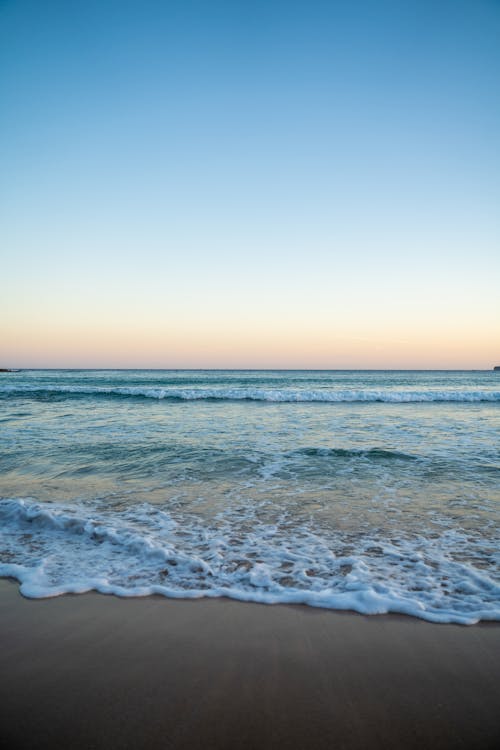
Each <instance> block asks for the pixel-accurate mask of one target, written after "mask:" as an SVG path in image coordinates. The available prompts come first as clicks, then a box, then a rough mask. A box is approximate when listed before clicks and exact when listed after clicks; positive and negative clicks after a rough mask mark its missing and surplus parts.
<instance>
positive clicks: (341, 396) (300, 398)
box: [0, 384, 500, 404]
mask: <svg viewBox="0 0 500 750" xmlns="http://www.w3.org/2000/svg"><path fill="white" fill-rule="evenodd" d="M2 396H3V397H4V398H9V397H11V396H24V397H32V398H51V397H56V398H61V397H68V398H71V397H81V396H94V397H96V398H99V397H103V398H114V397H117V398H131V397H132V398H150V399H158V400H163V399H165V400H168V401H263V402H271V403H308V402H317V403H378V402H380V403H396V404H404V403H481V402H493V403H497V402H500V391H489V390H479V391H478V390H476V391H466V390H420V391H410V390H399V391H397V390H371V389H363V390H305V389H304V390H299V389H296V390H293V389H278V388H276V389H264V388H160V387H158V388H152V387H143V386H132V387H119V386H117V387H112V386H110V387H108V386H78V385H46V386H39V385H29V384H27V385H4V386H2V387H0V397H2Z"/></svg>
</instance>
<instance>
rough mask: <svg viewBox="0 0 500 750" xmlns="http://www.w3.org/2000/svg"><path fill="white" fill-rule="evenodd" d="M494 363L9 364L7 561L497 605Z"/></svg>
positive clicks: (81, 586)
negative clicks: (436, 367) (220, 367)
mask: <svg viewBox="0 0 500 750" xmlns="http://www.w3.org/2000/svg"><path fill="white" fill-rule="evenodd" d="M499 427H500V373H494V372H493V371H491V372H486V371H477V372H476V371H475V372H465V371H464V372H459V371H450V372H447V371H439V372H438V371H400V372H397V371H385V372H382V371H254V370H250V371H214V370H208V371H201V370H200V371H193V370H187V371H179V370H175V371H167V370H162V371H160V370H116V371H109V370H107V371H104V370H95V371H90V370H25V371H20V372H16V373H2V374H1V375H0V436H1V454H0V576H2V577H9V578H14V579H16V580H17V581H18V582H19V585H20V591H21V593H22V594H24V595H25V596H27V597H50V596H58V595H60V594H64V593H67V592H73V593H83V592H85V591H89V590H96V591H99V592H102V593H106V594H116V595H118V596H145V595H147V594H153V593H155V594H161V595H164V596H167V597H177V598H197V597H219V596H226V597H231V598H233V599H239V600H244V601H252V602H263V603H269V604H272V603H278V602H284V603H301V604H306V605H309V606H314V607H325V608H330V609H341V610H346V609H348V610H355V611H357V612H361V613H365V614H378V613H385V612H398V613H404V614H408V615H413V616H415V617H420V618H423V619H425V620H430V621H433V622H455V623H463V624H471V623H475V622H478V621H479V620H500V576H499V572H500V565H499V563H500V544H499V542H500V534H499V520H500V442H499V434H500V433H499Z"/></svg>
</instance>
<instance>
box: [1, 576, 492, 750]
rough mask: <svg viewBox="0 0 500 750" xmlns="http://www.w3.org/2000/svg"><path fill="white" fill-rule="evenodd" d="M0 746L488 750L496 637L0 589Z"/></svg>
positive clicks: (483, 630)
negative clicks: (30, 596) (39, 596)
mask: <svg viewBox="0 0 500 750" xmlns="http://www.w3.org/2000/svg"><path fill="white" fill-rule="evenodd" d="M0 637H1V646H2V648H1V660H0V674H1V680H0V690H1V696H0V701H1V702H0V705H1V720H0V740H1V741H2V743H3V744H2V745H1V746H2V747H3V748H7V749H8V750H10V749H11V748H13V749H15V750H17V749H18V748H30V750H36V749H37V748H64V749H65V750H72V749H75V750H79V749H80V748H81V749H82V750H83V748H85V750H90V749H91V748H99V749H100V748H103V749H104V748H107V750H114V749H115V748H120V750H121V749H123V748H134V749H138V748H148V749H149V748H175V749H177V748H183V749H184V748H186V750H187V749H188V748H189V750H195V749H196V748H200V749H201V748H204V749H207V748H227V749H229V748H231V749H233V748H235V749H236V748H237V749H240V748H241V749H246V748H256V749H257V748H297V749H299V748H300V749H301V750H303V749H306V748H307V749H308V748H312V749H315V748H325V749H326V748H328V749H329V750H331V749H333V748H335V749H341V750H342V749H343V750H351V749H353V748H356V749H358V748H359V749H362V748H363V749H364V748H384V749H386V748H397V749H398V750H401V749H405V748H406V749H407V748H419V750H425V749H427V748H432V749H434V748H436V749H439V748H447V749H448V748H464V749H465V748H467V750H470V749H471V748H481V749H483V748H494V747H499V746H500V744H498V743H500V624H484V625H479V626H472V627H460V626H455V625H432V624H429V623H427V622H423V621H420V620H417V619H413V618H409V617H402V616H401V617H400V616H395V615H387V616H386V615H383V616H371V617H364V616H361V615H356V614H350V613H345V614H344V613H338V612H331V611H325V610H319V609H311V608H306V607H299V606H293V607H292V606H283V605H279V606H265V605H255V604H245V603H239V602H233V601H228V600H204V601H185V600H184V601H180V600H179V601H174V600H167V599H163V598H159V597H149V598H146V599H118V598H116V597H111V596H108V597H105V596H100V595H98V594H86V595H82V596H65V597H60V598H57V599H50V600H38V601H30V600H27V599H24V598H22V597H21V596H20V594H19V593H18V590H17V586H16V585H14V584H13V583H10V582H8V581H0Z"/></svg>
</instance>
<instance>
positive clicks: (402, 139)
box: [0, 0, 500, 368]
mask: <svg viewBox="0 0 500 750" xmlns="http://www.w3.org/2000/svg"><path fill="white" fill-rule="evenodd" d="M0 102H1V120H0V133H1V139H0V140H1V144H0V182H1V190H2V198H1V205H0V212H1V215H0V242H1V253H2V258H1V269H2V293H1V298H0V360H1V361H0V366H13V367H15V366H19V367H30V366H33V367H45V366H48V367H57V366H67V367H94V366H97V367H106V366H111V367H135V366H139V367H140V366H145V367H148V366H150V367H256V368H257V367H298V368H301V367H305V368H308V367H311V368H314V367H319V368H323V367H325V368H328V367H333V368H336V367H338V368H350V367H353V368H358V367H368V368H371V367H373V368H378V367H422V368H426V367H450V368H454V367H457V368H460V367H464V368H468V367H471V368H476V367H477V368H483V367H484V368H490V367H491V366H492V365H493V364H500V291H499V290H500V2H499V1H498V0H387V1H386V0H365V1H363V0H355V1H354V0H353V2H349V1H348V0H344V1H343V2H335V1H334V0H330V2H315V1H314V0H309V1H308V2H293V0H287V1H286V2H273V0H267V2H259V0H253V1H252V2H236V0H233V2H228V1H227V2H218V1H217V0H211V1H210V2H208V0H206V1H205V2H190V1H189V0H183V1H182V2H175V1H173V2H169V1H168V0H164V1H163V2H160V1H159V0H158V1H156V2H155V1H153V0H140V1H139V0H137V1H136V2H127V0H119V1H118V0H117V1H116V2H113V1H109V2H106V0H99V1H97V0H81V1H77V0H75V2H67V1H66V0H59V1H57V0H44V1H43V2H40V0H32V1H31V2H30V1H29V0H26V1H23V0H17V1H16V0H0Z"/></svg>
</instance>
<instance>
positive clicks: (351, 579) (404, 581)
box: [0, 498, 500, 624]
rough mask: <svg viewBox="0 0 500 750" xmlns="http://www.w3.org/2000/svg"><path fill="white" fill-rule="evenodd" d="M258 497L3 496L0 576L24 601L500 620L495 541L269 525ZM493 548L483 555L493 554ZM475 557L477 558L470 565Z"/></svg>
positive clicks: (448, 532)
mask: <svg viewBox="0 0 500 750" xmlns="http://www.w3.org/2000/svg"><path fill="white" fill-rule="evenodd" d="M259 510H262V503H261V504H260V507H259V504H258V503H256V504H255V505H253V506H252V507H251V508H249V507H248V506H243V505H241V506H238V507H237V506H234V507H232V508H228V509H226V510H225V511H223V512H221V513H220V514H219V515H218V516H217V517H216V518H215V519H212V520H211V521H207V520H206V519H202V518H201V517H198V516H196V515H195V514H194V513H192V512H190V513H186V514H184V515H182V514H180V515H179V514H178V513H177V514H176V513H174V512H171V511H169V510H167V509H163V508H159V507H155V506H152V505H149V504H141V505H139V506H134V507H133V508H131V507H129V508H126V509H121V510H120V509H117V508H113V509H110V508H106V506H104V505H103V504H102V503H97V502H94V503H80V504H75V505H60V504H55V503H42V502H36V501H34V500H31V499H16V498H11V499H8V498H7V499H3V500H0V542H1V544H0V550H1V553H0V576H4V577H6V576H8V577H12V578H16V579H17V580H18V581H19V582H20V584H21V587H20V589H21V592H22V593H23V594H24V595H25V596H28V597H35V598H36V597H50V596H58V595H61V594H64V593H67V592H73V593H82V592H85V591H89V590H96V591H100V592H102V593H107V594H116V595H118V596H145V595H148V594H162V595H164V596H167V597H176V598H199V597H219V596H227V597H231V598H233V599H240V600H244V601H253V602H264V603H278V602H283V603H302V604H307V605H310V606H315V607H325V608H331V609H349V610H355V611H357V612H361V613H364V614H377V613H385V612H399V613H404V614H408V615H413V616H416V617H420V618H423V619H425V620H430V621H432V622H455V623H462V624H471V623H474V622H477V621H479V620H499V619H500V585H499V583H498V582H497V580H495V578H494V575H495V573H494V571H495V569H496V568H495V565H496V562H498V560H496V561H495V557H494V553H492V552H491V548H494V547H495V545H494V543H492V540H491V539H489V540H488V544H486V545H485V539H483V538H482V537H480V536H477V534H476V535H475V536H473V535H472V534H471V532H468V533H465V532H464V531H461V530H459V529H453V528H449V527H447V526H446V524H444V525H443V530H442V532H441V533H440V534H439V535H435V534H434V535H428V534H426V530H425V529H424V528H422V529H421V531H420V533H419V534H413V535H409V534H404V533H401V534H400V535H399V536H398V537H397V538H394V536H393V535H392V536H391V538H390V539H389V538H384V537H383V536H382V535H381V534H380V533H379V532H377V530H376V529H374V530H372V531H371V532H366V531H364V532H359V533H358V534H353V533H352V532H350V533H347V532H342V531H340V530H332V529H331V528H330V529H321V528H318V527H316V526H313V525H312V524H307V523H303V522H301V523H300V525H294V524H293V522H292V520H291V518H290V516H289V515H287V514H286V513H285V512H283V513H281V514H280V513H279V512H275V513H274V515H273V517H272V519H271V520H267V521H266V522H264V521H263V520H262V517H263V516H259ZM488 550H490V551H488ZM476 563H477V564H476Z"/></svg>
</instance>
